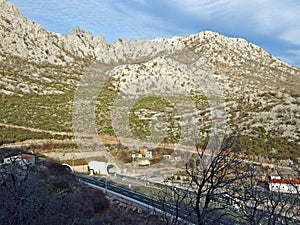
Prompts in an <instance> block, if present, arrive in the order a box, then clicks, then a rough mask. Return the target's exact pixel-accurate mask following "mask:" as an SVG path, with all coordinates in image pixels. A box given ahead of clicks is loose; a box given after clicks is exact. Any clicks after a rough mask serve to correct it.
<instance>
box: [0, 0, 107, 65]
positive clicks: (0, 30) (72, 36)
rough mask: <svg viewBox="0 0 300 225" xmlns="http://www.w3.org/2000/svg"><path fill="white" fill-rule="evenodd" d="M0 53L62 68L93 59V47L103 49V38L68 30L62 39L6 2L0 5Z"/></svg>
mask: <svg viewBox="0 0 300 225" xmlns="http://www.w3.org/2000/svg"><path fill="white" fill-rule="evenodd" d="M0 8H1V17H0V39H1V42H0V51H1V52H2V53H3V54H10V55H13V56H17V57H20V58H24V59H26V60H28V61H31V62H34V63H38V64H41V63H49V64H53V65H60V66H65V65H67V64H68V63H71V62H74V61H75V59H74V58H76V57H79V58H85V57H89V58H94V57H95V53H94V52H95V48H97V47H99V46H101V48H103V47H104V46H105V45H106V43H105V40H104V38H103V37H101V36H99V37H92V36H91V34H89V33H88V32H85V31H83V30H81V29H75V30H71V31H70V32H69V33H68V34H67V36H66V37H63V36H61V35H60V34H57V33H53V32H50V31H47V30H45V29H43V28H42V27H41V26H40V25H38V24H36V23H34V22H32V21H30V20H28V19H26V18H25V17H24V16H23V15H22V13H21V12H20V11H19V10H18V9H17V8H16V7H15V6H13V5H12V4H11V3H9V2H7V1H1V2H0Z"/></svg>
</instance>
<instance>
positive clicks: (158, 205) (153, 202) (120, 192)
mask: <svg viewBox="0 0 300 225" xmlns="http://www.w3.org/2000/svg"><path fill="white" fill-rule="evenodd" d="M77 176H78V178H79V179H80V180H81V181H82V182H84V183H86V184H88V185H91V186H94V187H99V188H101V189H102V190H104V191H107V192H108V193H110V194H112V195H117V197H120V198H124V199H126V200H129V201H132V202H134V203H136V204H139V205H141V206H143V207H146V208H149V209H153V210H155V211H157V212H159V213H164V214H165V215H168V216H170V217H173V219H175V218H176V215H178V217H179V219H180V220H183V221H186V222H188V223H191V224H197V215H196V213H195V212H194V211H193V210H192V209H184V208H176V206H174V205H171V204H168V203H166V202H161V201H159V200H157V199H155V198H154V197H151V196H148V195H145V194H143V193H141V192H136V191H133V190H131V189H129V188H127V187H125V186H122V185H119V184H117V183H115V182H113V181H110V180H106V179H105V178H99V177H89V176H85V175H80V174H77ZM215 224H216V223H215ZM219 224H222V225H234V224H239V223H237V221H233V219H229V218H228V219H226V220H225V219H223V220H221V221H220V223H219Z"/></svg>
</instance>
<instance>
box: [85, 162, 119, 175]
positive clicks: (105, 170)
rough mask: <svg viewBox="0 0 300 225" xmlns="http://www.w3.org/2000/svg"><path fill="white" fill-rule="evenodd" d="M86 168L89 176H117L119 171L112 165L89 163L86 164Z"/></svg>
mask: <svg viewBox="0 0 300 225" xmlns="http://www.w3.org/2000/svg"><path fill="white" fill-rule="evenodd" d="M88 168H89V171H90V173H91V174H101V175H106V176H109V175H111V174H119V173H121V170H120V169H119V167H118V166H117V165H116V164H114V163H107V162H99V161H90V162H89V163H88Z"/></svg>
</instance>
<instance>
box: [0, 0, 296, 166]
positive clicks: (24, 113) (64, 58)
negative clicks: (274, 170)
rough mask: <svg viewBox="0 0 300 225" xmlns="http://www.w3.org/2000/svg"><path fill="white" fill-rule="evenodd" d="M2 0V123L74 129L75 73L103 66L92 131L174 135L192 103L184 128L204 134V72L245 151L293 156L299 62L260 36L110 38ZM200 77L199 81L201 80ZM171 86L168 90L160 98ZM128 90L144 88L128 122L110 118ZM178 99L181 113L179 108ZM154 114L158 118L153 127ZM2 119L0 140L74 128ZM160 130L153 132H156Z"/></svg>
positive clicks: (171, 138) (228, 128)
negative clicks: (279, 55)
mask: <svg viewBox="0 0 300 225" xmlns="http://www.w3.org/2000/svg"><path fill="white" fill-rule="evenodd" d="M0 8H1V14H0V39H1V42H0V93H1V96H2V97H1V99H0V123H1V124H6V125H18V126H23V127H28V128H36V129H40V130H47V131H57V132H73V130H72V117H73V116H74V115H72V113H73V106H74V102H76V94H78V89H80V88H79V87H81V86H82V85H83V84H85V83H84V82H86V81H84V80H82V81H81V78H82V77H85V76H86V74H88V73H91V71H93V69H95V68H96V67H97V66H98V67H99V68H97V69H98V70H97V71H98V72H99V71H100V72H104V73H103V74H105V82H104V81H103V83H101V82H102V81H101V78H102V77H101V76H100V75H99V76H98V77H96V78H95V79H96V80H95V83H97V82H99V84H98V85H100V84H101V89H100V91H98V92H97V93H95V94H94V95H93V97H96V98H97V101H96V103H95V116H96V121H95V126H96V129H97V132H98V134H109V135H112V136H118V137H120V136H124V137H129V138H132V137H133V136H134V137H136V138H138V139H142V140H148V139H149V135H150V134H151V131H152V130H153V129H154V130H155V129H156V130H155V131H157V130H163V129H162V128H161V125H165V126H166V128H165V129H164V130H165V132H166V135H165V136H164V137H163V138H162V139H159V140H160V141H161V142H166V143H176V142H180V139H181V135H182V133H181V132H182V131H183V130H184V128H182V127H181V126H182V122H181V121H180V119H182V118H183V117H184V115H186V114H187V113H189V112H190V111H188V109H190V108H191V109H192V110H193V109H195V108H196V110H198V111H199V112H201V113H200V115H198V118H197V121H196V122H195V121H194V122H193V123H191V124H189V125H188V126H190V127H189V128H188V129H192V127H193V126H196V127H198V129H199V132H200V137H199V140H197V141H199V142H204V141H205V139H206V137H207V134H209V133H210V131H211V129H212V128H214V125H213V124H214V122H215V121H214V118H212V115H210V110H209V109H210V108H211V107H212V105H211V102H210V101H211V100H212V98H213V97H212V96H213V95H212V96H207V95H208V94H207V90H208V89H209V82H208V84H206V83H205V82H206V81H211V80H213V82H215V83H218V89H220V90H221V92H222V99H221V100H222V101H224V102H225V104H224V106H226V107H225V109H226V116H225V119H224V120H225V121H222V123H221V125H223V122H226V124H225V125H224V127H222V128H220V129H221V130H222V132H224V131H225V132H226V133H227V135H230V134H231V133H232V132H234V131H235V132H236V133H237V134H238V135H239V138H240V144H241V148H240V151H241V152H242V153H244V154H255V155H261V156H262V157H266V158H275V159H289V158H291V159H293V160H295V159H296V158H300V144H299V138H300V69H299V68H295V67H292V66H290V65H288V64H286V63H284V62H282V61H280V60H279V59H276V58H275V57H273V56H272V55H270V54H268V53H267V52H265V51H264V50H263V49H262V48H260V47H259V46H256V45H254V44H252V43H249V42H247V41H246V40H244V39H239V38H229V37H225V36H223V35H221V34H218V33H215V32H211V31H205V32H201V33H198V34H193V35H190V36H187V37H173V38H171V39H162V38H157V39H155V40H152V41H145V40H132V41H130V42H126V41H125V40H123V39H119V40H117V41H116V42H114V43H112V44H107V43H106V42H105V39H104V37H102V36H98V37H93V36H92V35H91V34H90V33H89V32H86V31H83V30H81V29H80V28H76V29H74V30H71V31H70V32H69V33H68V34H67V35H66V37H63V36H61V35H60V34H56V33H53V32H50V31H47V30H45V29H43V28H42V27H41V26H39V25H38V24H36V23H34V22H32V21H30V20H28V19H26V18H25V17H24V16H23V15H22V13H21V12H20V11H19V10H18V9H17V8H15V7H14V6H13V5H12V4H10V3H9V2H7V1H5V0H0ZM181 53H182V54H181ZM184 53H188V55H187V56H185V54H184ZM95 60H98V61H97V62H98V64H97V63H96V64H95V63H93V62H94V61H95ZM100 67H101V68H100ZM106 67H107V68H106ZM190 69H191V70H190ZM193 69H194V70H193ZM189 71H194V73H193V74H192V75H191V73H190V72H189ZM200 76H203V77H200ZM199 80H201V81H203V85H204V86H205V85H206V86H205V87H202V89H201V85H202V84H199V82H197V81H199ZM96 81H97V82H96ZM157 81H159V82H160V83H159V85H157V83H155V82H157ZM151 82H154V86H156V89H155V88H153V84H151ZM151 85H152V86H151ZM96 87H98V88H99V87H100V86H96ZM173 87H175V88H173ZM177 87H180V88H177ZM203 88H204V91H203ZM154 92H155V93H156V94H154ZM170 93H171V94H173V95H174V96H173V97H172V96H171V95H170V97H169V99H167V100H166V99H164V98H163V97H164V96H167V94H170ZM132 94H133V95H136V96H142V97H143V98H141V99H140V100H138V101H137V100H136V101H135V102H128V105H127V108H125V110H128V107H129V106H130V107H131V108H130V109H129V110H130V111H129V112H128V117H129V122H128V123H126V124H122V123H119V122H118V121H116V120H117V119H119V118H121V116H122V115H120V114H119V113H120V112H122V109H124V105H125V106H126V104H124V102H122V101H121V100H120V99H121V98H119V96H122V95H125V96H131V95H132ZM145 95H147V96H146V97H145ZM182 95H184V97H185V98H186V99H185V98H183V100H182V101H180V102H181V103H182V105H180V106H179V105H175V106H174V104H173V105H172V103H174V102H176V101H175V100H178V99H180V98H179V97H178V96H182ZM118 101H119V102H118ZM121 103H122V104H121ZM181 103H180V104H181ZM219 103H220V102H219ZM192 104H193V106H191V105H192ZM118 107H119V108H118ZM176 107H177V111H180V112H179V113H181V114H176V113H177V112H176ZM178 107H179V108H180V110H178ZM86 114H87V115H89V112H87V113H86ZM114 117H115V118H114ZM116 118H117V119H116ZM73 119H74V117H73ZM157 119H158V120H157ZM151 120H155V121H158V123H156V124H155V126H156V128H153V126H152V125H153V124H152V123H151ZM121 121H122V119H121ZM73 123H74V121H73ZM73 125H74V124H73ZM123 125H128V126H129V128H130V129H129V130H130V131H131V132H132V135H128V129H127V128H126V129H125V128H124V129H123V130H122V129H118V128H116V127H122V126H123ZM82 126H83V127H84V125H82ZM218 128H219V127H218ZM0 129H1V132H0V133H1V136H0V138H1V140H0V143H1V142H2V143H9V142H15V141H23V140H26V139H43V138H44V139H63V138H72V137H70V136H63V135H61V136H60V135H50V134H49V133H47V134H46V133H43V132H38V130H34V131H28V132H26V131H25V132H24V130H22V129H18V128H13V127H11V128H9V127H8V126H1V127H0ZM161 136H162V135H161V133H159V132H158V134H157V136H156V137H155V138H158V137H159V138H161ZM148 141H149V140H148Z"/></svg>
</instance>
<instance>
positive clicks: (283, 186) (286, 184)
mask: <svg viewBox="0 0 300 225" xmlns="http://www.w3.org/2000/svg"><path fill="white" fill-rule="evenodd" d="M267 184H268V188H269V190H270V191H276V192H281V193H289V194H297V193H298V194H300V180H284V179H281V178H272V179H270V180H268V181H267Z"/></svg>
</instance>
